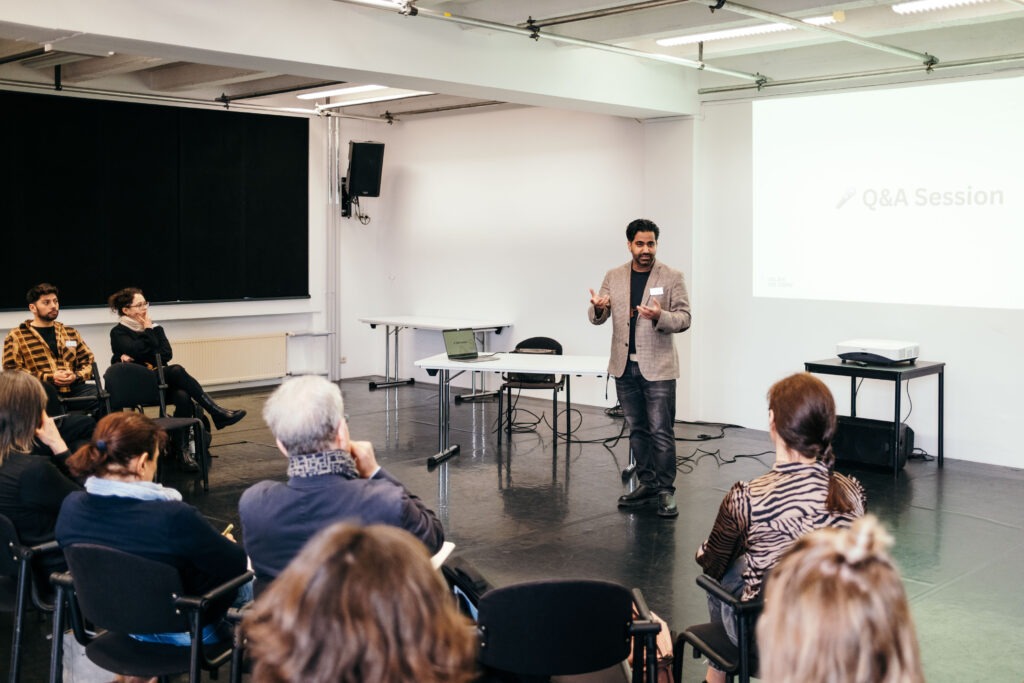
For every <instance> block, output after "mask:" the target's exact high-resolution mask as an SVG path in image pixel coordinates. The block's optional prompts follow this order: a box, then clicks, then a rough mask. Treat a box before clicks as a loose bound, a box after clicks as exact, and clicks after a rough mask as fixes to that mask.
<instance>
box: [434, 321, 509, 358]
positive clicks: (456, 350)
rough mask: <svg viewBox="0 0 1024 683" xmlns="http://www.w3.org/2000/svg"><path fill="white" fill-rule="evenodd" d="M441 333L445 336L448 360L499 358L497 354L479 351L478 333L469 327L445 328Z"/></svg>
mask: <svg viewBox="0 0 1024 683" xmlns="http://www.w3.org/2000/svg"><path fill="white" fill-rule="evenodd" d="M441 334H442V335H443V336H444V350H445V352H446V353H447V354H448V360H457V361H461V362H465V363H480V362H482V361H488V360H498V356H497V354H494V353H478V352H477V350H476V334H475V333H474V332H473V330H471V329H469V328H468V327H467V328H464V329H458V330H444V331H443V332H442V333H441Z"/></svg>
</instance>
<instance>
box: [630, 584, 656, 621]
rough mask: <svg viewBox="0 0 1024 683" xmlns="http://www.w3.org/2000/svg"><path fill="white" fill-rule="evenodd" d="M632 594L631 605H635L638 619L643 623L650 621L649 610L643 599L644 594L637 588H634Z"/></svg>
mask: <svg viewBox="0 0 1024 683" xmlns="http://www.w3.org/2000/svg"><path fill="white" fill-rule="evenodd" d="M632 593H633V604H635V605H636V611H637V614H639V615H640V619H641V620H643V621H650V620H651V609H650V608H649V607H648V606H647V600H646V599H645V598H644V592H643V591H642V590H640V589H639V588H634V589H633V590H632Z"/></svg>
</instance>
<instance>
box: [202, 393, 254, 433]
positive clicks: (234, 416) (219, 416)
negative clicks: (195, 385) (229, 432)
mask: <svg viewBox="0 0 1024 683" xmlns="http://www.w3.org/2000/svg"><path fill="white" fill-rule="evenodd" d="M199 405H201V406H202V407H203V409H204V410H205V411H206V412H208V413H209V414H210V417H212V418H213V424H214V426H215V427H217V429H224V428H225V427H228V426H230V425H233V424H235V423H236V422H238V421H239V420H241V419H242V418H243V417H245V411H244V410H228V409H227V408H221V407H220V406H219V405H217V404H216V403H214V401H213V399H212V398H210V395H209V394H207V393H206V392H205V391H204V392H203V393H202V394H201V395H200V396H199Z"/></svg>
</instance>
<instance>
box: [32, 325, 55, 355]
mask: <svg viewBox="0 0 1024 683" xmlns="http://www.w3.org/2000/svg"><path fill="white" fill-rule="evenodd" d="M32 329H33V330H35V331H36V332H38V333H39V336H40V337H42V338H43V341H44V342H46V345H47V346H49V347H50V352H51V353H52V354H53V357H54V358H59V357H60V354H59V353H57V328H56V327H53V326H50V327H36V326H35V325H33V326H32Z"/></svg>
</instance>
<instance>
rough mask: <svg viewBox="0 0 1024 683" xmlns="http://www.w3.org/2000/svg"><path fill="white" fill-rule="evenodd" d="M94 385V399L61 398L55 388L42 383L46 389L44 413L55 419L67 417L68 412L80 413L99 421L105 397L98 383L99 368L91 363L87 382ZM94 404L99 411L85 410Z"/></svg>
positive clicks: (85, 397)
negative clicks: (89, 378) (90, 373)
mask: <svg viewBox="0 0 1024 683" xmlns="http://www.w3.org/2000/svg"><path fill="white" fill-rule="evenodd" d="M88 381H89V382H92V383H94V384H95V385H96V397H95V398H93V397H92V396H62V395H61V393H60V392H59V391H57V387H55V386H54V385H52V384H50V383H49V382H42V385H43V388H44V389H46V412H47V414H48V415H49V416H50V417H56V416H57V415H67V414H68V413H69V412H72V411H73V412H82V413H86V414H88V415H91V416H92V417H94V418H96V419H99V417H100V415H102V414H103V413H102V409H103V407H104V404H105V403H106V399H107V397H106V395H105V394H104V393H103V383H102V382H101V381H100V366H99V365H97V364H96V361H93V363H92V379H91V380H88ZM92 404H96V405H98V406H99V407H100V409H99V411H91V410H86V409H85V407H86V406H90V405H92Z"/></svg>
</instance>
